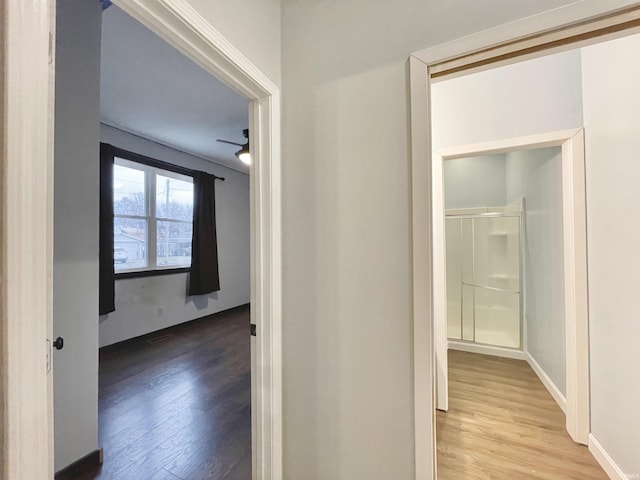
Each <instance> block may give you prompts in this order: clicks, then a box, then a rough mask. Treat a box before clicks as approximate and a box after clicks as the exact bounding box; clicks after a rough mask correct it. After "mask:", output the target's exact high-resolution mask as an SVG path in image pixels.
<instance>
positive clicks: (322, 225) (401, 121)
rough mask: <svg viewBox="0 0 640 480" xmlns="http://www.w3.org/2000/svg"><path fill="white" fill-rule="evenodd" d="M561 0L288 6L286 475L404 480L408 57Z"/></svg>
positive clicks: (409, 457)
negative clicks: (419, 50)
mask: <svg viewBox="0 0 640 480" xmlns="http://www.w3.org/2000/svg"><path fill="white" fill-rule="evenodd" d="M566 3H569V2H568V1H535V2H534V1H525V2H512V1H508V0H487V1H484V2H475V1H471V0H462V1H458V2H440V1H438V2H436V1H424V0H406V1H402V2H400V1H388V0H366V1H365V0H352V1H349V2H335V1H326V0H325V1H323V0H319V1H315V2H302V1H297V0H285V1H284V2H283V17H282V23H283V33H282V47H283V51H282V62H283V63H282V83H283V122H284V123H283V135H284V137H283V161H284V165H283V189H284V191H283V203H284V204H283V227H284V233H283V241H284V298H283V302H284V303H283V307H284V319H283V335H284V344H283V356H284V357H283V360H284V417H283V418H284V469H285V478H287V479H302V478H304V479H305V480H316V479H322V480H328V479H353V478H367V479H369V480H377V479H385V480H387V479H390V478H393V479H398V480H400V479H403V480H404V479H410V478H413V473H412V471H413V458H414V452H413V450H412V445H413V431H414V418H413V404H412V398H413V397H412V395H413V378H412V372H413V365H412V358H413V357H412V342H413V336H412V335H413V330H412V313H411V295H410V292H411V283H410V280H411V258H410V255H409V245H410V212H409V198H410V193H409V192H410V174H409V151H408V138H409V134H408V120H407V118H408V109H407V104H408V100H407V99H408V92H407V88H408V87H407V85H408V84H407V70H406V61H407V58H408V56H409V53H410V52H412V51H416V50H418V49H421V48H425V47H427V46H430V45H434V44H437V43H440V42H443V41H445V40H448V39H452V38H456V37H460V36H462V35H464V34H467V33H470V32H473V31H478V30H482V29H485V28H488V27H490V26H493V25H497V24H500V23H504V22H507V21H509V20H512V19H515V18H519V17H523V16H526V15H529V14H532V13H534V12H536V11H541V10H544V9H547V8H552V7H555V6H558V5H561V4H566ZM577 117H578V118H580V115H577ZM550 118H553V117H550ZM547 120H548V119H547ZM488 123H489V122H488ZM569 123H571V122H569ZM443 146H444V145H443ZM425 288H429V286H428V285H425Z"/></svg>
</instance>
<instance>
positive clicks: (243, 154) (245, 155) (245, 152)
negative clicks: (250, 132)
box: [236, 145, 251, 165]
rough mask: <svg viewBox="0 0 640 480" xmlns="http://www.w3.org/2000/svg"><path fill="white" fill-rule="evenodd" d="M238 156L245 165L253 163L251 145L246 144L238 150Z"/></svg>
mask: <svg viewBox="0 0 640 480" xmlns="http://www.w3.org/2000/svg"><path fill="white" fill-rule="evenodd" d="M236 157H238V160H240V161H241V162H242V163H244V164H245V165H251V154H250V153H249V147H248V146H246V145H245V146H244V147H242V148H241V149H240V150H238V151H237V152H236Z"/></svg>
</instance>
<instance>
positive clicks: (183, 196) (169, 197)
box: [156, 175, 193, 222]
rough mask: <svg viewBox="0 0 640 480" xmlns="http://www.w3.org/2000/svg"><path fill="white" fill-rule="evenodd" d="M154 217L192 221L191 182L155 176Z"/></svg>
mask: <svg viewBox="0 0 640 480" xmlns="http://www.w3.org/2000/svg"><path fill="white" fill-rule="evenodd" d="M156 217H158V218H171V219H175V220H185V221H187V222H191V221H192V220H193V182H192V181H188V180H179V179H177V178H171V177H165V176H164V175H156Z"/></svg>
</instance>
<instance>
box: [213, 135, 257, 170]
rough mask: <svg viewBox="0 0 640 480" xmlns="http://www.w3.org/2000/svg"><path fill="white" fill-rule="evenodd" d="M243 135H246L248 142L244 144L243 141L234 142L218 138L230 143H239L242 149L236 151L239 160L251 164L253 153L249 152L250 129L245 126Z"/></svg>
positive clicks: (220, 140)
mask: <svg viewBox="0 0 640 480" xmlns="http://www.w3.org/2000/svg"><path fill="white" fill-rule="evenodd" d="M242 135H243V136H244V138H246V139H247V143H244V144H242V143H237V142H232V141H230V140H223V139H221V138H218V139H217V141H218V142H222V143H229V144H231V145H237V146H239V147H241V148H240V150H238V151H237V152H236V157H238V160H240V161H241V162H242V163H244V164H245V165H251V153H250V152H249V129H248V128H245V129H244V130H243V131H242Z"/></svg>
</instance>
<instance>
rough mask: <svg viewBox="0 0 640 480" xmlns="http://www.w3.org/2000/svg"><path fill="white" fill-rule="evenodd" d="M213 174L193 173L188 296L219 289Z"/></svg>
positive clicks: (214, 177)
mask: <svg viewBox="0 0 640 480" xmlns="http://www.w3.org/2000/svg"><path fill="white" fill-rule="evenodd" d="M216 178H217V177H216V176H215V175H210V174H208V173H204V172H194V175H193V199H194V203H193V239H192V243H191V245H192V247H191V273H190V274H189V290H188V293H189V295H204V294H207V293H211V292H217V291H218V290H220V276H219V273H218V240H217V233H216V191H215V179H216Z"/></svg>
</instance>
